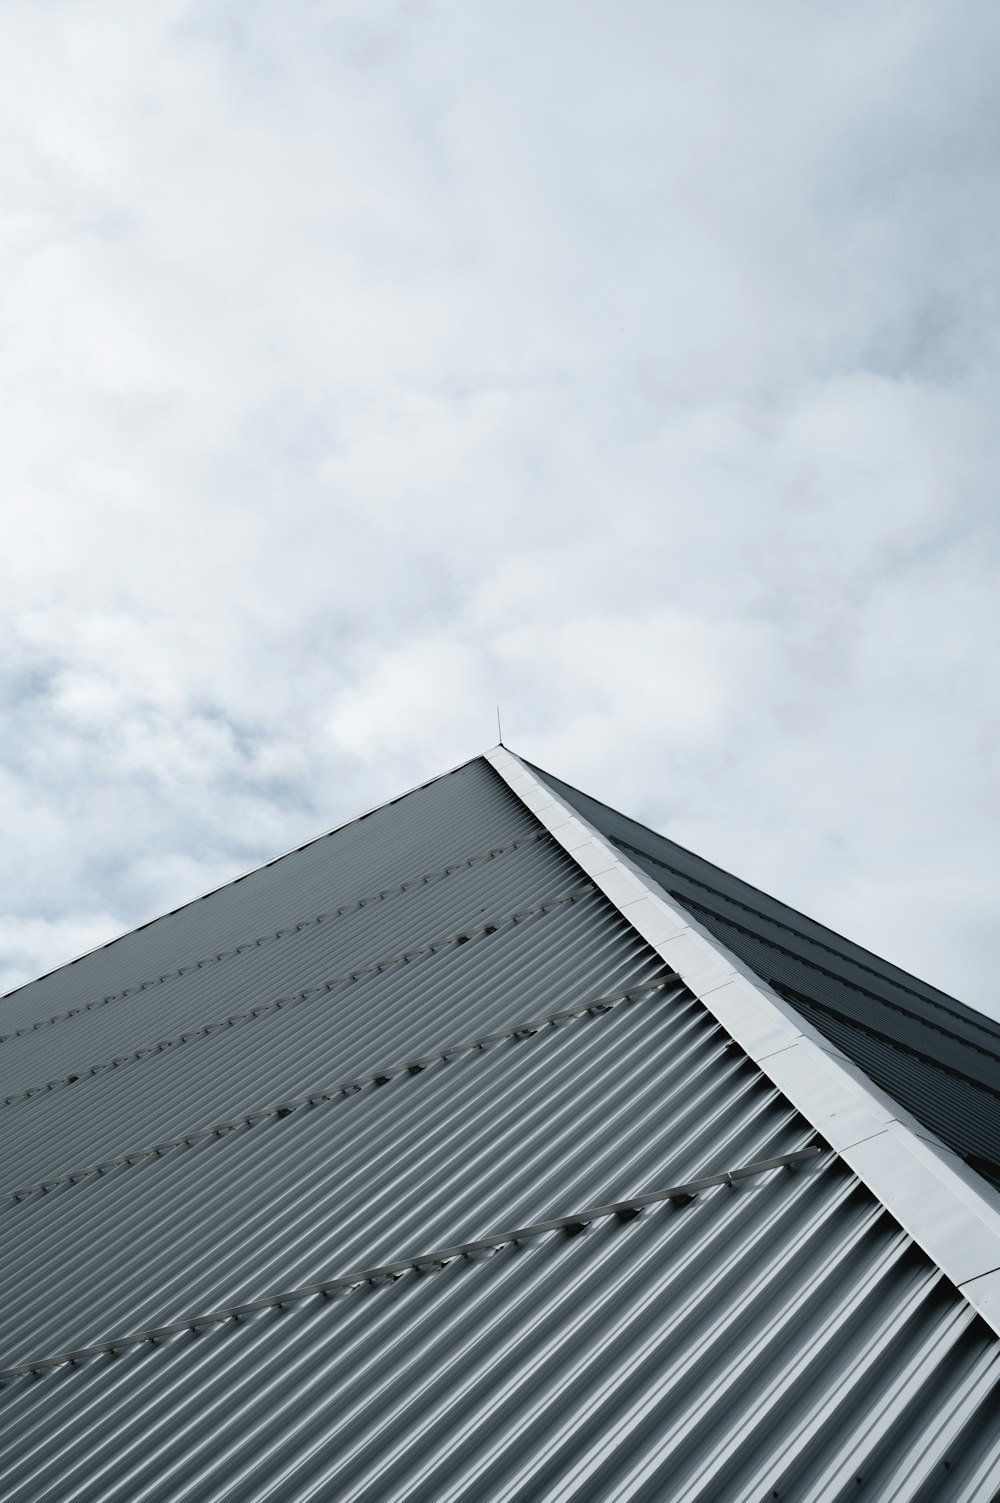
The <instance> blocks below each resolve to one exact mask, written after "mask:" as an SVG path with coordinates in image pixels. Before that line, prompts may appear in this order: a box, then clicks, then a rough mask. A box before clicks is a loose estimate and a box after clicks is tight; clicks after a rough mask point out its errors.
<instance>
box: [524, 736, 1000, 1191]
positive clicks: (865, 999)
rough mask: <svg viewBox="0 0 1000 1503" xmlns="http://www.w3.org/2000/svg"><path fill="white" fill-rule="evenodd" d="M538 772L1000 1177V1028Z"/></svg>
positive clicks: (903, 1098) (925, 1118)
mask: <svg viewBox="0 0 1000 1503" xmlns="http://www.w3.org/2000/svg"><path fill="white" fill-rule="evenodd" d="M529 765H530V764H529ZM534 771H535V772H536V773H537V774H538V776H539V777H540V778H541V779H542V780H543V781H544V782H546V783H547V784H548V785H549V786H550V787H551V788H553V789H555V791H556V792H558V793H559V794H560V795H561V796H562V797H563V798H564V799H566V801H567V802H568V803H570V804H572V805H573V807H574V808H576V809H577V810H578V811H579V812H580V813H581V814H582V815H583V816H584V817H585V818H586V819H587V820H589V822H590V823H591V824H592V825H594V827H595V828H596V829H598V830H599V831H600V832H601V834H603V835H605V836H607V838H608V839H610V840H611V841H612V842H613V843H614V844H615V845H616V846H617V847H618V848H619V849H620V850H622V851H624V852H625V853H626V854H627V855H628V856H629V857H631V859H632V860H633V861H635V862H636V864H637V865H638V866H640V867H641V868H642V870H643V871H644V872H646V874H647V875H648V876H650V877H652V878H653V880H654V881H655V882H657V883H658V884H659V886H660V887H661V888H662V889H663V890H664V891H665V892H667V893H669V894H670V896H671V897H673V898H674V899H675V900H676V901H677V902H678V903H679V904H680V905H681V906H682V907H684V908H685V909H686V910H687V911H688V912H689V913H690V914H691V915H692V916H693V917H694V918H695V919H697V920H698V921H699V922H700V923H701V924H703V925H704V927H705V928H706V929H708V930H709V931H710V933H712V934H713V935H714V936H715V938H716V939H718V940H720V941H721V942H722V943H723V944H724V945H725V946H726V947H727V948H728V949H729V950H730V951H732V952H733V954H735V955H737V956H738V957H739V958H740V959H741V960H742V961H744V962H745V964H747V965H748V966H750V968H751V969H752V970H753V971H755V972H756V974H757V975H758V976H760V977H761V979H762V980H764V981H767V982H768V983H769V984H770V985H771V986H772V987H773V988H774V989H775V991H777V992H779V993H780V994H781V995H782V996H784V997H785V998H787V1000H789V1001H790V1002H792V1003H793V1004H794V1005H795V1006H796V1007H797V1008H798V1009H799V1011H800V1012H801V1013H802V1014H803V1016H805V1017H806V1018H808V1020H809V1021H810V1022H811V1023H813V1025H814V1026H815V1027H816V1028H818V1029H819V1030H820V1032H821V1033H823V1034H825V1035H826V1037H827V1038H829V1039H830V1040H831V1041H832V1042H833V1043H835V1044H837V1045H838V1046H839V1047H840V1048H841V1049H842V1050H843V1051H844V1053H845V1054H847V1055H848V1056H849V1058H851V1059H853V1060H854V1061H855V1062H856V1063H857V1064H859V1065H860V1066H861V1068H862V1069H863V1070H864V1071H865V1072H866V1074H867V1075H868V1076H869V1077H870V1078H871V1079H872V1080H873V1081H875V1083H876V1084H877V1085H879V1086H881V1087H882V1089H883V1090H885V1091H887V1092H888V1093H889V1095H891V1096H892V1097H894V1099H895V1100H897V1101H899V1102H900V1103H901V1104H902V1105H903V1106H905V1107H906V1108H907V1109H908V1110H909V1111H910V1112H912V1113H913V1115H914V1116H915V1117H917V1118H918V1119H919V1120H920V1121H921V1122H923V1123H924V1124H925V1125H926V1126H927V1127H929V1128H930V1129H931V1130H932V1131H933V1132H936V1133H937V1134H938V1136H939V1137H940V1138H941V1139H942V1140H943V1141H944V1142H945V1143H947V1144H948V1145H949V1147H951V1148H953V1149H954V1150H955V1151H956V1152H958V1153H960V1154H961V1155H962V1156H963V1157H964V1158H966V1159H967V1160H968V1161H969V1162H970V1163H971V1164H973V1165H974V1167H976V1168H977V1169H979V1171H980V1172H981V1173H983V1174H985V1175H987V1177H989V1178H991V1179H994V1180H998V1179H1000V1025H998V1024H997V1023H995V1022H994V1021H993V1020H992V1019H990V1018H987V1017H984V1016H983V1015H982V1014H981V1013H977V1012H975V1011H974V1010H973V1009H972V1008H970V1007H966V1006H965V1005H964V1004H963V1003H961V1002H958V1001H956V999H955V998H954V997H950V996H948V995H947V993H945V992H941V991H938V990H937V989H936V988H934V987H932V986H928V985H927V984H926V983H925V982H923V981H919V980H918V979H917V978H916V977H914V976H910V975H908V974H907V972H905V971H902V970H900V969H899V968H898V967H897V966H893V965H890V964H889V963H888V962H887V961H884V960H881V959H880V958H879V957H878V956H877V955H872V954H871V953H870V952H869V951H867V950H864V949H862V948H861V947H860V946H859V945H855V944H852V943H851V941H850V940H847V939H843V938H842V937H841V936H840V935H839V934H835V933H834V932H833V931H832V930H829V929H825V928H824V927H823V926H822V925H821V924H818V923H816V922H815V921H814V920H812V919H810V918H807V917H805V915H804V914H801V913H798V912H796V910H795V909H793V908H789V907H788V906H787V905H786V904H784V903H780V902H778V901H777V900H776V899H775V898H772V897H769V896H768V895H767V894H766V893H763V892H760V891H759V890H758V889H757V888H755V887H751V886H750V884H749V883H747V882H742V881H741V880H740V879H739V878H738V877H733V876H731V875H730V874H729V873H728V872H724V871H722V870H721V869H720V868H719V867H717V866H713V865H712V864H711V862H708V861H705V860H703V859H702V858H701V857H700V856H696V855H694V854H693V853H692V852H691V851H687V850H685V849H684V848H683V846H679V845H677V844H676V843H675V842H674V841H672V840H668V839H667V837H666V836H664V835H658V834H657V833H656V832H655V831H653V830H649V829H647V828H646V827H645V826H644V825H641V824H639V823H638V822H637V821H636V820H633V819H630V818H628V817H627V816H626V815H624V814H620V813H619V812H618V811H617V810H614V809H611V808H609V807H608V806H607V805H606V804H602V803H600V802H598V800H597V799H594V798H591V797H589V795H587V794H585V793H581V792H580V790H579V789H576V788H573V787H571V786H570V785H569V784H568V783H564V782H562V781H561V780H560V779H559V778H556V777H554V776H553V775H552V774H551V773H548V772H545V771H544V770H543V769H542V768H538V767H536V768H534Z"/></svg>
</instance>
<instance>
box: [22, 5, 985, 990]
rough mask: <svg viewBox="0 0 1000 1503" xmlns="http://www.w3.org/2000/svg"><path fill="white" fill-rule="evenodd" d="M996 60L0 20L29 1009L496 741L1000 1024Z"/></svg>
mask: <svg viewBox="0 0 1000 1503" xmlns="http://www.w3.org/2000/svg"><path fill="white" fill-rule="evenodd" d="M998 69H1000V8H998V7H996V6H990V5H986V4H983V3H979V4H976V3H968V4H957V5H956V4H955V3H954V0H941V3H932V0H898V3H897V0H865V3H863V4H861V3H855V0H845V3H842V4H838V5H835V6H831V5H829V4H827V3H825V0H760V3H757V4H747V3H746V0H710V3H708V4H704V5H690V4H681V3H679V0H678V3H674V0H667V3H663V0H655V3H645V0H628V3H625V4H615V5H612V4H609V3H607V0H604V3H596V0H530V3H528V0H509V3H507V4H504V5H502V6H495V5H487V4H484V3H480V0H440V3H437V0H359V3H353V0H342V3H341V0H193V3H182V0H142V3H141V4H136V3H135V0H4V3H3V4H2V5H0V520H2V547H0V715H2V720H0V829H2V831H3V847H4V860H3V862H2V863H0V990H6V989H9V988H11V987H14V986H16V985H18V984H19V983H20V982H22V981H24V980H25V979H27V978H29V977H31V976H33V975H35V974H37V973H39V972H41V971H44V970H48V969H51V968H52V967H53V966H55V965H58V964H60V963H61V962H63V961H65V960H67V959H69V958H71V957H72V956H74V955H76V954H78V953H80V952H81V951H83V950H85V949H88V948H90V947H92V946H93V945H96V944H99V943H103V942H104V941H106V940H108V939H110V938H112V937H113V936H115V935H116V934H118V933H120V932H121V931H123V930H124V929H127V928H130V927H132V926H133V925H135V924H137V923H140V922H142V921H144V920H146V919H148V918H150V917H152V916H154V915H155V914H157V913H160V912H162V911H164V910H166V909H169V908H172V907H175V906H177V905H178V904H179V903H181V902H183V901H185V900H187V899H189V898H192V897H194V896H196V895H198V894H200V893H201V892H203V891H205V890H206V889H208V888H210V887H212V886H215V885H217V884H219V883H220V882H223V881H226V880H227V879H229V878H231V877H232V876H234V875H236V874H237V873H239V872H241V871H243V870H246V869H247V868H248V867H251V866H253V865H255V864H257V863H258V862H260V861H262V860H265V859H267V858H269V857H272V856H274V855H276V854H277V853H278V852H279V851H282V850H285V849H288V848H290V847H293V846H296V845H298V844H301V843H302V842H303V841H305V840H307V839H309V838H310V837H312V836H314V835H317V834H319V833H320V832H321V831H323V830H325V829H328V828H330V827H331V826H334V825H336V824H338V823H340V822H342V821H344V820H346V819H349V818H350V817H352V816H353V815H355V814H357V813H358V812H360V811H361V810H363V809H365V808H367V807H369V806H371V805H373V804H376V803H378V802H380V801H382V800H384V799H387V798H391V797H394V796H395V795H396V794H398V793H400V792H402V791H403V790H404V789H405V788H407V787H409V786H411V785H413V784H414V783H418V782H421V781H424V780H426V779H427V778H429V777H432V776H434V775H435V774H437V773H439V772H442V771H443V770H444V769H446V768H447V767H450V766H451V765H453V764H454V763H456V762H460V761H462V760H465V759H467V758H469V757H471V756H474V755H476V754H477V753H479V752H480V751H482V750H483V749H485V748H486V747H488V746H490V745H492V744H493V743H494V742H495V741H496V739H497V734H496V712H495V706H496V705H497V703H499V705H500V707H501V714H502V718H503V732H504V740H505V741H506V742H507V744H508V745H510V746H511V747H512V748H513V749H514V750H515V751H518V752H521V753H522V754H524V755H525V756H527V757H529V758H530V759H531V760H533V761H535V762H537V763H539V764H540V765H541V766H543V767H546V768H549V769H550V770H551V771H553V772H555V773H556V774H557V775H559V776H560V777H562V778H564V779H566V780H567V781H569V782H572V783H575V784H577V785H578V786H580V787H583V788H584V789H586V790H587V791H588V792H590V793H592V794H594V795H596V796H597V797H599V798H602V799H603V800H605V801H606V802H609V803H611V804H613V805H615V806H616V807H619V808H621V809H623V810H625V811H626V812H628V813H630V814H632V815H634V816H635V817H637V818H639V819H641V820H643V821H644V822H645V823H647V824H650V825H652V826H654V827H655V828H657V829H659V830H662V831H664V832H665V833H667V834H669V835H670V836H671V837H672V838H674V839H675V840H678V841H680V842H681V843H682V844H684V845H687V846H689V847H691V848H692V849H694V850H696V851H698V852H699V853H700V854H701V855H704V856H706V857H708V858H709V859H711V860H713V861H715V862H717V863H718V864H720V865H722V866H723V867H726V868H727V869H729V870H731V871H733V872H735V873H737V874H738V875H740V876H742V877H744V878H746V879H747V880H749V881H751V882H754V883H756V884H757V885H758V886H760V887H763V888H764V889H765V890H767V891H769V892H772V893H774V894H775V895H776V896H778V897H780V898H783V899H784V900H786V901H788V902H790V903H792V904H793V905H794V906H796V907H798V908H800V909H803V910H805V911H806V912H808V913H810V914H811V915H813V916H814V917H816V918H818V919H820V920H821V921H823V922H825V923H827V924H829V925H830V926H831V927H832V928H834V929H837V930H838V931H840V932H842V933H846V934H848V935H849V936H850V937H851V938H853V939H855V940H856V941H858V942H859V943H862V944H865V945H867V946H868V947H869V948H871V949H873V950H875V951H876V952H877V953H879V954H881V955H884V956H885V957H886V958H888V959H890V960H892V961H894V962H896V963H897V964H900V965H902V966H904V967H905V968H907V969H908V970H910V971H913V972H914V973H916V974H917V975H920V976H922V977H923V978H924V979H926V980H928V981H931V982H933V983H935V984H937V985H939V986H941V987H943V988H944V989H945V990H947V991H949V992H951V993H953V994H954V995H957V996H959V997H961V998H963V999H964V1000H966V1001H968V1002H970V1003H971V1004H973V1005H974V1006H977V1007H980V1008H982V1009H983V1010H984V1011H988V1012H990V1013H991V1014H992V1015H994V1016H1000V993H998V988H997V985H996V981H995V975H996V963H995V948H996V939H997V930H998V924H997V896H998V887H1000V882H998V867H1000V862H998V848H1000V803H998V797H997V783H998V772H1000V752H998V745H1000V676H998V673H997V644H998V640H1000V623H998V613H1000V608H998V604H997V602H998V599H1000V559H998V554H1000V508H998V502H997V489H998V476H1000V424H998V421H997V418H998V414H1000V337H998V336H1000V277H998V252H997V247H998V245H1000V91H998V90H997V87H996V79H997V75H998ZM462 854H465V853H464V852H461V853H460V852H456V855H462Z"/></svg>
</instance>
